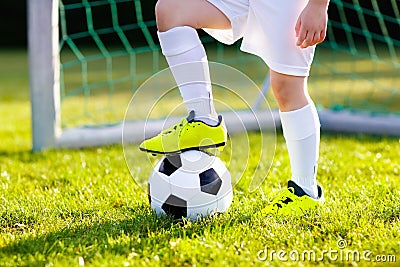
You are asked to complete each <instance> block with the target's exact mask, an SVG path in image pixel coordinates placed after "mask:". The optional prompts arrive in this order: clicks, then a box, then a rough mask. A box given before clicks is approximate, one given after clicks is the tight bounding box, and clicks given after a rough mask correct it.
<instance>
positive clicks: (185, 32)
mask: <svg viewBox="0 0 400 267" xmlns="http://www.w3.org/2000/svg"><path fill="white" fill-rule="evenodd" d="M158 38H159V40H160V45H161V50H162V53H163V54H164V56H165V58H166V60H167V62H168V65H169V66H170V68H171V71H172V74H173V75H174V78H175V81H176V83H177V85H178V87H179V91H180V92H181V95H182V98H183V101H184V103H185V104H186V108H187V109H188V112H189V111H191V110H194V112H195V119H197V120H201V121H203V122H205V123H207V124H209V125H216V124H217V123H218V115H217V113H216V112H215V108H214V104H213V98H212V90H211V80H210V73H209V68H208V60H207V55H206V51H205V49H204V46H203V44H202V43H201V41H200V38H199V36H198V34H197V31H196V30H195V29H194V28H192V27H188V26H182V27H175V28H172V29H170V30H168V31H166V32H158Z"/></svg>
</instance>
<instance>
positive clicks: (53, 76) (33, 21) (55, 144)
mask: <svg viewBox="0 0 400 267" xmlns="http://www.w3.org/2000/svg"><path fill="white" fill-rule="evenodd" d="M27 2H28V12H27V16H28V53H29V56H28V57H29V75H30V95H31V112H32V150H33V151H40V150H43V149H46V148H81V147H87V146H101V145H105V144H116V143H121V142H122V135H123V128H124V127H128V128H132V129H138V128H143V129H144V127H145V125H146V122H145V121H136V122H129V123H126V124H123V123H120V124H116V125H113V126H99V127H75V128H67V129H62V128H61V100H60V51H59V0H29V1H27ZM268 90H269V76H268V75H267V77H266V79H265V81H264V83H263V86H262V90H261V92H260V95H259V97H258V98H256V99H255V102H254V104H253V107H252V110H251V111H250V110H249V111H248V112H247V113H246V112H241V113H240V115H239V117H240V118H241V119H242V120H243V121H242V123H243V125H244V126H245V129H246V130H258V129H259V127H260V126H261V127H263V128H270V129H275V128H276V127H280V120H279V114H278V111H277V110H273V111H272V117H271V116H265V113H263V112H265V110H264V111H263V110H260V109H258V106H259V103H260V99H261V100H262V99H263V98H264V97H265V96H266V94H267V92H268ZM268 112H269V111H268ZM318 112H319V115H320V121H321V128H322V130H323V131H335V132H341V133H366V134H374V135H389V136H400V116H392V115H371V114H368V113H358V112H357V113H355V112H349V111H332V110H326V109H323V110H319V111H318ZM249 113H251V114H252V115H251V116H249ZM224 115H225V117H226V118H227V119H226V123H227V128H228V131H230V132H235V131H236V130H235V129H238V127H237V125H234V124H233V123H231V122H230V120H229V116H230V114H224ZM236 116H237V115H236ZM266 117H269V118H272V120H266V119H265V118H266ZM249 118H250V119H249ZM236 121H237V120H236ZM259 123H260V124H259ZM162 126H163V122H161V121H160V122H152V125H147V127H146V131H147V132H146V134H145V133H144V131H125V132H130V133H132V136H129V137H127V139H129V140H131V141H133V142H140V141H141V140H143V138H144V135H146V136H149V135H153V134H155V133H157V132H158V131H160V130H161V128H162ZM240 127H241V128H243V127H242V124H241V126H240ZM135 132H136V133H137V132H142V133H141V134H135Z"/></svg>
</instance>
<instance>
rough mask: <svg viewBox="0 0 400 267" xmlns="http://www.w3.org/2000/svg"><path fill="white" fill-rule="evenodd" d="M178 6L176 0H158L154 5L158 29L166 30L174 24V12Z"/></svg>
mask: <svg viewBox="0 0 400 267" xmlns="http://www.w3.org/2000/svg"><path fill="white" fill-rule="evenodd" d="M178 8H179V3H178V1H177V0H158V1H157V4H156V6H155V14H156V21H157V28H158V30H159V31H167V30H169V29H171V28H172V27H173V25H175V24H176V23H177V22H176V17H177V16H176V14H179V13H176V12H177V9H178Z"/></svg>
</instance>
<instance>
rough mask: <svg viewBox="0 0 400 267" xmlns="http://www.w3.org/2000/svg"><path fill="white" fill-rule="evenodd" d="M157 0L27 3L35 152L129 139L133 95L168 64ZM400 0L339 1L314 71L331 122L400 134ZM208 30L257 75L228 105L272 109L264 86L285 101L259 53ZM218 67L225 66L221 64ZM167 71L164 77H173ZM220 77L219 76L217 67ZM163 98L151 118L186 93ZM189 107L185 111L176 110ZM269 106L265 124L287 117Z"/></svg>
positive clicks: (225, 52) (151, 96)
mask: <svg viewBox="0 0 400 267" xmlns="http://www.w3.org/2000/svg"><path fill="white" fill-rule="evenodd" d="M155 2H156V1H139V0H79V1H78V0H36V1H28V8H29V10H28V17H29V18H28V21H29V24H28V25H29V38H28V40H29V61H30V77H31V98H32V124H33V128H32V129H33V149H34V150H40V149H43V148H45V147H83V146H91V145H92V146H97V145H102V144H109V143H117V142H121V132H122V125H123V120H124V118H125V116H126V114H125V113H126V111H127V107H128V104H129V103H130V100H131V97H132V95H134V94H135V93H137V92H138V90H139V89H140V87H141V85H142V84H143V83H145V81H147V80H148V79H149V78H151V77H153V78H154V77H155V76H154V74H156V73H160V71H161V73H163V72H162V70H163V69H165V68H166V67H167V65H166V62H165V59H164V57H163V56H162V55H161V53H160V47H159V45H158V40H157V36H156V23H155V20H154V5H155ZM50 3H51V4H50ZM398 4H399V2H398V1H396V0H387V1H359V0H342V1H339V0H332V1H331V2H330V7H329V15H330V20H329V25H328V26H329V27H328V34H327V40H326V41H325V42H324V43H323V44H321V45H319V46H318V48H317V51H316V55H315V60H314V64H313V67H312V70H311V78H310V79H309V87H310V94H311V96H312V97H313V99H314V101H315V102H316V104H317V106H318V109H319V112H320V118H321V124H322V129H323V130H324V129H326V130H335V131H341V132H366V133H372V134H384V135H400V119H399V117H400V105H399V103H400V86H399V84H400V72H399V70H400V63H399V53H400V35H399V29H400V15H399V5H398ZM201 36H202V40H203V41H204V43H205V46H206V49H207V52H208V57H209V60H210V61H211V62H219V63H224V64H226V65H227V66H229V67H228V68H230V67H232V68H234V69H235V70H237V71H238V72H240V73H241V75H243V77H248V78H249V79H250V80H251V81H253V82H254V84H255V85H257V86H255V87H256V88H255V89H254V88H251V90H249V86H250V87H254V86H253V85H250V84H251V82H250V83H249V84H247V82H244V84H240V83H241V82H240V81H237V82H236V84H234V85H231V84H230V85H229V86H232V87H237V88H236V89H235V91H236V94H233V93H232V100H231V99H230V98H229V99H227V100H226V99H225V104H224V103H222V104H221V105H220V109H221V110H222V111H224V110H226V111H227V110H231V111H232V110H241V111H243V110H246V109H248V110H251V111H252V113H254V111H257V112H259V111H260V114H261V115H260V116H264V115H262V114H264V113H263V111H267V113H268V112H269V109H268V108H269V105H268V104H266V101H265V99H264V97H263V94H265V96H266V99H267V100H268V103H269V104H270V105H271V106H272V107H276V104H275V103H274V100H273V99H272V97H271V96H270V94H268V93H267V92H268V88H269V83H268V78H266V75H267V73H268V69H267V67H266V66H265V65H264V64H263V63H262V62H261V60H260V59H258V58H257V57H255V56H253V55H249V54H245V53H243V52H240V51H239V44H236V45H234V46H229V47H228V46H224V45H222V44H219V43H216V42H215V41H214V40H213V39H211V38H210V37H208V36H207V35H205V34H202V35H201ZM215 66H217V67H216V68H217V70H216V71H217V72H218V71H219V69H220V67H218V65H217V64H215ZM224 69H225V68H224ZM164 74H165V75H166V76H165V77H163V79H169V78H168V76H170V75H167V74H166V73H163V75H164ZM211 75H212V79H213V67H211ZM221 75H223V74H221ZM161 76H162V75H161ZM161 76H160V75H159V76H156V81H154V82H155V85H154V89H152V90H148V92H147V94H148V95H143V99H136V100H135V101H136V102H135V105H136V106H135V107H134V108H133V110H135V112H136V117H135V118H129V119H130V120H131V123H132V124H131V126H132V127H139V128H140V127H143V120H144V119H146V117H148V115H149V114H148V108H149V107H152V104H151V102H152V101H156V100H159V94H160V91H158V90H159V89H160V85H158V86H157V85H156V84H157V82H158V83H162V80H157V79H161V78H160V77H161ZM229 80H232V79H230V77H226V82H227V83H229ZM233 80H234V79H233ZM244 80H246V79H244ZM224 82H225V81H224ZM161 87H162V86H161ZM215 87H216V89H215V98H216V99H217V100H218V99H223V98H224V97H227V94H226V91H224V90H226V88H225V89H224V87H227V86H226V85H225V84H217V85H216V86H215ZM218 87H221V88H222V89H218ZM258 87H259V88H261V89H262V90H261V91H260V90H258ZM163 89H165V88H163ZM228 89H229V88H228ZM235 99H236V100H235ZM239 100H240V101H239ZM160 101H164V102H163V103H169V105H162V106H163V107H164V109H159V111H156V112H153V113H152V114H151V116H150V117H151V119H157V118H159V119H160V121H161V120H162V118H163V117H164V118H165V116H166V115H168V114H169V111H168V110H173V109H174V110H175V107H176V106H177V105H178V106H179V103H180V101H181V99H180V97H179V94H176V90H175V91H174V92H173V93H172V94H171V96H167V97H166V98H165V99H164V100H162V99H161V100H160ZM217 102H218V101H217ZM226 102H229V103H230V106H229V107H228V106H227V105H226ZM216 105H217V107H218V103H217V104H216ZM131 109H132V107H131ZM257 112H256V113H257ZM183 113H184V109H178V111H177V112H176V114H177V115H180V114H183ZM174 114H175V113H174ZM243 114H244V115H243V121H242V122H241V123H242V124H243V123H244V124H245V126H244V128H247V129H248V128H251V125H252V122H251V121H252V120H253V119H254V117H252V116H250V119H248V120H249V121H247V119H246V118H249V116H248V115H246V114H245V113H243ZM268 114H270V115H268V116H267V117H268V119H266V120H264V121H262V123H261V126H262V127H264V126H266V127H275V125H279V118H278V117H277V116H275V115H276V114H275V113H274V112H272V113H271V112H269V113H268ZM152 116H153V117H154V118H153V117H152ZM246 116H247V117H246ZM269 119H271V120H272V121H271V120H269ZM247 123H248V124H247ZM228 124H229V121H228ZM161 126H162V125H161ZM161 126H160V125H158V126H157V127H155V128H154V129H153V130H154V131H156V130H158V129H159V127H161ZM259 126H260V125H259V124H256V127H259ZM228 128H229V125H228ZM232 129H233V128H232ZM140 138H142V136H140V135H139V136H137V139H138V140H137V141H139V139H140Z"/></svg>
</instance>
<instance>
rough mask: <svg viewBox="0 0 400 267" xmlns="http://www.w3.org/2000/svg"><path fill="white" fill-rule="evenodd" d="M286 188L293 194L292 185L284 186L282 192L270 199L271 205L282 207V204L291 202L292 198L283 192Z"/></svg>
mask: <svg viewBox="0 0 400 267" xmlns="http://www.w3.org/2000/svg"><path fill="white" fill-rule="evenodd" d="M286 190H289V191H290V192H291V193H292V194H294V189H293V188H292V187H289V188H285V189H283V190H282V194H280V195H279V196H277V197H276V198H275V199H274V200H273V201H272V203H273V204H272V205H273V206H277V207H279V208H282V206H283V204H288V203H289V202H293V200H292V199H291V198H290V197H288V196H287V195H286V194H284V192H285V191H286Z"/></svg>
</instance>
